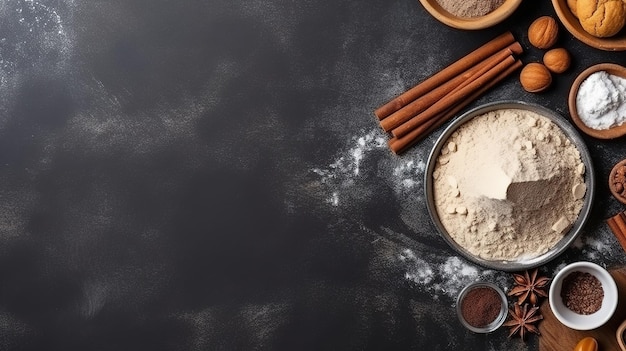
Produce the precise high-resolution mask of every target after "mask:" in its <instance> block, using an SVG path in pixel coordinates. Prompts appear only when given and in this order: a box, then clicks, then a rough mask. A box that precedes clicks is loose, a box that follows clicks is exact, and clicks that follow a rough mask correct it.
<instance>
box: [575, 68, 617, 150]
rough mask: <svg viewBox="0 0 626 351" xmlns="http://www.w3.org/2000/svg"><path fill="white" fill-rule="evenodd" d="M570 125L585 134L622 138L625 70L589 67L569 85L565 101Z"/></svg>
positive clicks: (602, 137) (605, 137) (599, 137)
mask: <svg viewBox="0 0 626 351" xmlns="http://www.w3.org/2000/svg"><path fill="white" fill-rule="evenodd" d="M568 105H569V112H570V115H571V116H572V121H573V122H574V124H576V126H577V127H578V128H579V129H580V130H582V131H583V132H584V133H585V134H587V135H590V136H592V137H595V138H598V139H614V138H618V137H621V136H623V135H625V134H626V118H625V117H624V116H626V67H623V66H620V65H618V64H614V63H600V64H597V65H593V66H591V67H589V68H587V69H585V70H584V71H583V72H581V73H580V74H579V75H578V77H576V79H575V80H574V83H572V87H571V88H570V92H569V97H568Z"/></svg>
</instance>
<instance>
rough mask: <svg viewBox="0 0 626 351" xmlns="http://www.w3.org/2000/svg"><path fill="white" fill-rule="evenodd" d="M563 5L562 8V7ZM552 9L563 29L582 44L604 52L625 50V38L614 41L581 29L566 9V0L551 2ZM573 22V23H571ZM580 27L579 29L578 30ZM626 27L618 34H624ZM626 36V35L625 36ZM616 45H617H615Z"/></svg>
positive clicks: (613, 38) (612, 38)
mask: <svg viewBox="0 0 626 351" xmlns="http://www.w3.org/2000/svg"><path fill="white" fill-rule="evenodd" d="M563 5H564V6H563ZM552 7H553V8H554V12H556V16H557V17H558V18H559V20H560V21H561V23H562V24H563V26H565V29H567V31H568V32H570V34H572V35H573V36H574V37H575V38H576V39H578V40H580V41H581V42H582V43H584V44H586V45H588V46H590V47H592V48H595V49H599V50H604V51H624V50H626V37H625V38H623V39H622V40H619V41H617V40H615V37H609V38H600V37H595V36H593V35H591V34H589V33H587V32H586V31H585V30H584V29H582V27H580V22H578V18H576V16H574V14H573V13H572V12H571V11H570V9H569V7H567V1H566V0H552ZM572 22H573V23H572ZM579 27H580V28H579ZM625 31H626V27H624V28H622V31H621V32H620V33H622V34H623V33H626V32H625ZM625 36H626V35H625ZM616 43H617V44H618V45H616Z"/></svg>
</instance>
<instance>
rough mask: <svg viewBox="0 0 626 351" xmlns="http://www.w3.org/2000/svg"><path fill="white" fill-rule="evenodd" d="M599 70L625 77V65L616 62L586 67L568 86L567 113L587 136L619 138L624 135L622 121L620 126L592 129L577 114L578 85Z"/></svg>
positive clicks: (625, 130)
mask: <svg viewBox="0 0 626 351" xmlns="http://www.w3.org/2000/svg"><path fill="white" fill-rule="evenodd" d="M600 71H606V72H607V73H609V74H612V75H617V76H620V77H623V78H626V67H624V66H622V65H619V64H617V63H610V62H604V63H598V64H595V65H592V66H589V67H587V68H586V69H585V70H583V71H582V72H580V73H579V74H578V76H576V79H574V82H573V83H572V86H571V87H570V90H569V95H568V97H567V106H568V109H569V114H570V117H571V118H572V121H573V122H574V124H575V125H576V127H578V129H580V130H581V131H583V132H584V133H585V134H587V135H589V136H592V137H594V138H598V139H615V138H619V137H621V136H623V135H626V123H623V124H622V125H620V126H616V127H611V128H609V129H594V128H591V127H588V126H587V125H586V124H585V123H584V122H583V121H582V119H581V118H580V116H579V115H578V108H577V106H576V98H577V96H578V90H579V89H580V85H581V84H582V83H583V82H584V81H585V80H586V79H587V78H589V76H590V75H592V74H594V73H596V72H600Z"/></svg>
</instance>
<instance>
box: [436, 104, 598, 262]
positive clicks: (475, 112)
mask: <svg viewBox="0 0 626 351" xmlns="http://www.w3.org/2000/svg"><path fill="white" fill-rule="evenodd" d="M501 109H520V110H527V111H532V112H535V113H537V114H539V115H541V116H544V117H546V118H548V119H550V121H552V122H553V123H554V124H556V125H557V126H558V127H559V128H560V129H561V130H562V131H563V133H564V134H565V135H566V136H567V137H568V138H569V139H570V141H571V142H572V143H573V144H574V145H576V148H577V149H578V151H579V152H580V158H581V160H582V162H583V164H584V165H585V185H586V187H587V192H586V194H585V199H584V202H583V206H582V209H581V211H580V214H579V215H578V218H577V219H576V221H575V222H574V224H573V225H572V227H571V228H570V230H569V231H568V232H567V233H566V234H565V236H564V237H563V238H562V239H561V240H560V241H559V242H558V243H557V244H556V245H555V246H554V247H553V248H551V249H550V250H548V251H547V252H546V253H544V254H541V255H539V256H536V257H532V258H525V259H519V260H486V259H484V258H481V257H479V256H476V255H474V254H472V253H471V252H469V251H468V250H467V249H465V248H464V247H462V246H461V245H459V244H458V243H457V242H456V241H455V240H454V239H453V238H452V237H451V236H450V234H449V233H448V232H447V230H446V229H445V227H444V226H443V224H442V223H441V221H440V219H439V216H438V214H437V207H436V205H435V198H434V191H433V187H434V185H433V179H432V178H433V171H434V169H435V166H436V164H437V157H438V156H439V154H440V153H441V150H442V148H443V147H444V146H445V144H446V141H447V140H448V138H449V137H450V136H451V135H452V133H454V132H455V131H456V130H457V129H458V128H459V127H460V126H461V125H463V123H465V122H468V121H469V120H471V119H472V118H474V117H477V116H480V115H482V114H485V113H487V112H490V111H495V110H501ZM424 184H425V187H424V191H425V195H426V207H427V209H428V213H429V214H430V218H431V220H432V222H433V224H434V225H435V227H436V229H437V231H438V232H439V234H440V235H441V236H442V237H443V238H444V240H445V241H446V242H447V243H448V244H449V245H450V246H451V247H452V248H453V249H454V250H456V252H458V253H459V254H460V255H461V256H463V257H465V258H466V259H468V260H469V261H471V262H473V263H476V264H478V265H481V266H483V267H486V268H491V269H497V270H502V271H508V272H515V271H522V270H525V269H530V268H535V267H538V266H541V265H543V264H545V263H547V262H549V261H551V260H552V259H554V258H556V257H557V256H558V255H560V254H561V253H562V252H563V251H565V250H566V249H567V248H568V247H569V246H570V245H571V244H572V243H573V242H574V240H576V238H577V237H578V235H579V234H580V232H581V231H582V229H583V226H584V225H585V223H586V222H587V219H588V218H589V215H590V213H591V206H592V204H593V199H594V197H595V172H594V169H593V166H592V162H591V156H590V154H589V149H588V148H587V146H586V145H585V143H584V141H583V139H582V138H581V136H580V134H579V133H578V132H577V131H576V128H574V126H573V125H572V124H571V123H569V122H568V121H567V120H565V119H564V118H563V117H561V116H560V115H559V114H557V113H556V112H554V111H552V110H549V109H547V108H545V107H543V106H540V105H536V104H531V103H526V102H522V101H496V102H492V103H487V104H485V105H482V106H478V107H476V108H474V109H472V110H470V111H468V112H466V113H465V114H463V115H461V116H460V117H459V118H457V119H456V120H455V121H453V122H452V123H451V124H450V125H449V126H448V127H447V128H446V129H445V130H444V132H443V133H442V134H441V136H440V137H439V138H438V139H437V141H436V142H435V145H434V147H433V149H432V151H431V153H430V156H429V158H428V162H427V165H426V172H424Z"/></svg>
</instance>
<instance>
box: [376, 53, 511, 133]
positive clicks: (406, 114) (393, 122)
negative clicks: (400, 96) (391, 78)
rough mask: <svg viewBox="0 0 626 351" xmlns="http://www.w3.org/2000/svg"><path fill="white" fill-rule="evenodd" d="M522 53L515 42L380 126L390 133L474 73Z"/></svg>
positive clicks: (405, 108) (403, 109)
mask: <svg viewBox="0 0 626 351" xmlns="http://www.w3.org/2000/svg"><path fill="white" fill-rule="evenodd" d="M522 51H523V49H522V46H521V45H520V43H519V42H517V41H516V42H514V43H513V44H511V45H509V46H507V47H506V48H504V49H502V50H500V51H498V52H496V53H495V54H494V55H491V56H490V57H487V58H486V59H484V60H482V61H481V62H479V63H477V64H476V65H474V66H473V67H471V68H469V69H468V70H466V71H465V72H463V73H461V74H459V75H458V76H456V77H454V78H452V79H451V80H449V81H447V82H445V83H443V84H442V85H440V86H439V87H437V88H435V89H433V90H432V91H430V92H428V93H426V94H424V95H423V96H420V97H419V98H417V99H416V100H415V101H413V102H410V103H408V104H407V105H405V106H404V107H402V108H401V109H399V110H397V111H396V112H394V113H392V114H390V115H389V116H387V117H385V118H384V119H383V120H381V121H380V126H381V127H382V128H383V130H384V131H386V132H389V131H391V130H392V129H394V128H396V127H398V126H400V125H401V124H402V123H404V122H406V121H408V120H409V119H411V118H412V117H414V116H415V115H417V114H419V113H421V112H423V111H424V110H426V109H427V108H428V107H430V106H431V105H432V104H434V103H435V102H437V101H438V100H439V99H441V98H443V97H444V96H445V95H446V94H448V93H449V92H451V91H452V90H454V89H456V88H458V87H459V86H460V85H462V84H464V83H465V81H467V80H468V79H469V78H471V77H472V76H475V73H476V72H477V71H480V70H482V69H484V68H485V67H489V68H491V67H493V66H495V65H496V63H498V62H500V61H502V60H503V59H505V58H506V57H507V56H510V55H512V54H520V53H521V52H522Z"/></svg>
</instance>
